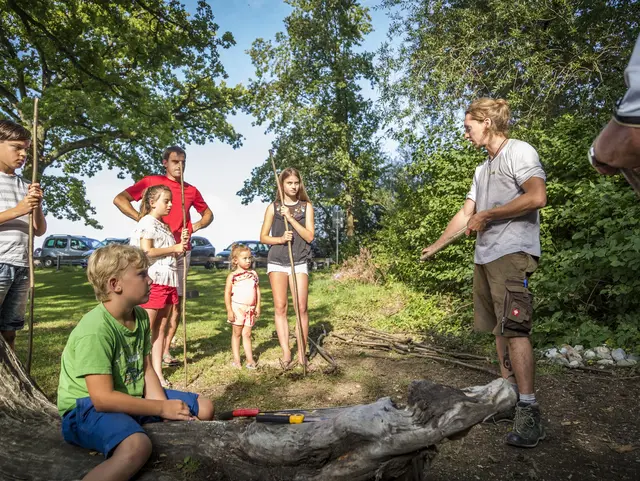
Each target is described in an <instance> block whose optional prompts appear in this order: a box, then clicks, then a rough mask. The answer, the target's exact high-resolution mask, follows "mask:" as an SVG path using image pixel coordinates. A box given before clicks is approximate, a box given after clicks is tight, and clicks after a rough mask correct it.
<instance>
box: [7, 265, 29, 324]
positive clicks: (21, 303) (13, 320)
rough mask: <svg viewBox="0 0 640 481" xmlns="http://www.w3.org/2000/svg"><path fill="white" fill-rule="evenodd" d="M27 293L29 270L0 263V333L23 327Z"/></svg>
mask: <svg viewBox="0 0 640 481" xmlns="http://www.w3.org/2000/svg"><path fill="white" fill-rule="evenodd" d="M28 293H29V268H28V267H19V266H14V265H11V264H5V263H2V262H0V331H19V330H20V329H22V328H23V327H24V316H25V312H26V310H27V295H28Z"/></svg>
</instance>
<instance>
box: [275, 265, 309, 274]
mask: <svg viewBox="0 0 640 481" xmlns="http://www.w3.org/2000/svg"><path fill="white" fill-rule="evenodd" d="M295 271H296V274H306V275H307V276H308V275H309V270H308V268H307V264H306V263H304V264H298V265H296V266H295ZM269 272H284V273H286V274H289V275H291V266H280V265H278V264H272V263H271V262H269V263H268V264H267V274H269Z"/></svg>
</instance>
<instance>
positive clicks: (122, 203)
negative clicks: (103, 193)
mask: <svg viewBox="0 0 640 481" xmlns="http://www.w3.org/2000/svg"><path fill="white" fill-rule="evenodd" d="M131 202H133V197H131V195H130V194H129V192H127V191H126V190H123V191H122V192H120V193H119V194H118V195H116V196H115V198H114V199H113V203H114V204H115V206H116V207H117V208H118V209H119V210H120V212H122V213H123V214H124V215H126V216H127V217H129V218H130V219H133V220H135V221H137V220H138V219H139V218H140V213H139V212H138V211H137V210H135V209H134V208H133V206H132V205H131Z"/></svg>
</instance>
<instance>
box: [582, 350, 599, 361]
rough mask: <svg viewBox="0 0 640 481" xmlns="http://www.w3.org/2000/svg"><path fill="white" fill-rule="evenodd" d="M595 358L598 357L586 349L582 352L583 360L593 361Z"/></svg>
mask: <svg viewBox="0 0 640 481" xmlns="http://www.w3.org/2000/svg"><path fill="white" fill-rule="evenodd" d="M597 357H598V355H597V354H596V353H595V352H593V351H592V350H591V349H588V350H586V351H584V358H585V359H595V358H597Z"/></svg>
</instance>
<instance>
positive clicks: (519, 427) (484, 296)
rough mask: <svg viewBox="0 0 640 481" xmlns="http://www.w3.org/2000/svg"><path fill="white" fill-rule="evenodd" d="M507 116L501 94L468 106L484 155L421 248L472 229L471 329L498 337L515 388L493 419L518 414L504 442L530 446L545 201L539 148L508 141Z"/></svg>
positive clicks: (469, 133)
mask: <svg viewBox="0 0 640 481" xmlns="http://www.w3.org/2000/svg"><path fill="white" fill-rule="evenodd" d="M509 118H510V111H509V106H508V104H507V102H506V101H505V100H502V99H497V100H494V99H489V98H481V99H478V100H476V101H474V102H473V103H472V104H471V105H470V106H469V108H468V109H467V111H466V114H465V118H464V129H465V133H464V136H465V139H467V140H469V141H470V142H471V143H472V144H473V145H474V146H475V147H476V148H483V149H485V150H486V151H487V154H488V158H487V159H486V160H485V161H484V162H483V163H482V164H481V165H480V166H478V167H477V168H476V171H475V174H474V176H473V183H472V185H471V189H470V190H469V193H468V194H467V198H466V200H465V202H464V205H463V206H462V208H461V209H460V210H459V211H458V213H457V214H456V215H455V216H454V217H453V218H452V219H451V221H450V222H449V224H448V225H447V228H446V229H445V231H444V232H443V234H442V236H440V238H439V239H438V240H437V241H436V242H434V243H433V244H432V245H430V246H429V247H427V248H425V249H424V250H423V253H424V254H425V255H430V254H431V253H432V252H433V251H435V250H437V249H438V248H439V247H440V246H441V245H442V244H444V243H445V242H446V241H447V240H448V239H449V238H450V237H451V236H452V235H453V234H454V233H456V232H457V231H459V230H461V229H462V228H464V227H465V226H466V228H467V235H469V234H470V233H472V232H476V233H477V240H476V248H475V257H474V263H475V270H474V276H473V305H474V328H475V330H477V331H480V332H490V333H492V334H493V335H494V336H495V339H496V350H497V352H498V357H499V359H500V367H501V372H502V376H503V377H504V378H505V379H507V380H508V381H509V382H510V383H511V384H512V386H513V389H514V390H515V391H516V393H519V399H518V403H517V404H516V407H515V410H514V411H512V412H510V413H502V415H501V416H496V417H494V419H493V420H494V421H499V420H511V419H514V418H515V422H514V425H513V429H512V431H511V432H510V433H509V434H508V435H507V437H506V440H505V442H506V443H507V444H510V445H513V446H519V447H528V448H530V447H535V446H537V445H538V442H539V441H540V440H542V439H544V437H545V432H544V428H543V426H542V424H541V421H540V407H539V405H538V403H537V401H536V395H535V391H534V374H535V362H534V357H533V349H532V347H531V342H530V339H529V335H530V333H531V326H532V314H533V296H532V295H531V293H530V292H529V288H528V287H529V278H530V276H531V274H533V272H534V271H535V270H536V268H537V266H538V260H539V258H540V217H539V215H538V209H541V208H542V207H544V206H545V204H546V202H547V194H546V187H545V179H546V177H545V173H544V170H543V168H542V165H541V164H540V160H539V158H538V154H537V152H536V150H535V149H534V148H533V147H532V146H531V145H529V144H528V143H526V142H523V141H520V140H516V139H509V138H508V136H507V135H508V126H509ZM505 414H506V415H505Z"/></svg>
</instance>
